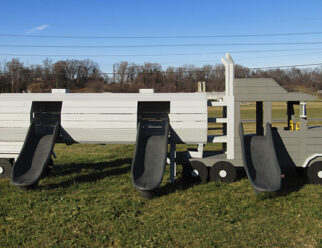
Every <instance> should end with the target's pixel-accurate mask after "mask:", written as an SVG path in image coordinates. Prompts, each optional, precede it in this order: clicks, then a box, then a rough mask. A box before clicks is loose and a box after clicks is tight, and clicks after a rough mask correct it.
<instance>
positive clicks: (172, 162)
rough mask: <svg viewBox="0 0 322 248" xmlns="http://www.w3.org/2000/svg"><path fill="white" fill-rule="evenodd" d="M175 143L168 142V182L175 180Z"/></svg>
mask: <svg viewBox="0 0 322 248" xmlns="http://www.w3.org/2000/svg"><path fill="white" fill-rule="evenodd" d="M176 171H177V164H176V144H175V143H170V182H171V183H174V182H175V180H176Z"/></svg>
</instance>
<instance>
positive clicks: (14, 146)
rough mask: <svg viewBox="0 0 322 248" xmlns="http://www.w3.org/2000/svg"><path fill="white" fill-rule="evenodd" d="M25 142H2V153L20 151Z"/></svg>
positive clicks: (0, 148) (0, 146)
mask: <svg viewBox="0 0 322 248" xmlns="http://www.w3.org/2000/svg"><path fill="white" fill-rule="evenodd" d="M22 146H23V142H0V153H9V154H10V153H13V154H17V153H20V151H21V148H22Z"/></svg>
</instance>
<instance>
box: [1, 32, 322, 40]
mask: <svg viewBox="0 0 322 248" xmlns="http://www.w3.org/2000/svg"><path fill="white" fill-rule="evenodd" d="M320 34H322V32H320V31H318V32H296V33H268V34H227V35H166V36H84V35H31V34H0V37H25V38H60V39H187V38H237V37H274V36H299V35H320Z"/></svg>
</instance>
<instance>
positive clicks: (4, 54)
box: [0, 48, 322, 57]
mask: <svg viewBox="0 0 322 248" xmlns="http://www.w3.org/2000/svg"><path fill="white" fill-rule="evenodd" d="M321 49H322V48H296V49H267V50H236V51H234V50H231V51H221V52H205V53H202V52H196V53H164V54H17V53H0V55H1V56H12V57H15V56H21V57H163V56H192V55H216V54H224V53H226V52H229V53H231V54H234V53H235V54H239V53H265V52H292V51H320V50H321Z"/></svg>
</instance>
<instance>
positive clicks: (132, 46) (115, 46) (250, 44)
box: [0, 41, 322, 48]
mask: <svg viewBox="0 0 322 248" xmlns="http://www.w3.org/2000/svg"><path fill="white" fill-rule="evenodd" d="M321 44H322V41H313V42H311V41H309V42H264V43H200V44H156V45H24V44H0V47H20V48H22V47H23V48H148V47H149V48H152V47H209V46H276V45H321Z"/></svg>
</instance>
